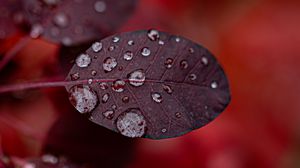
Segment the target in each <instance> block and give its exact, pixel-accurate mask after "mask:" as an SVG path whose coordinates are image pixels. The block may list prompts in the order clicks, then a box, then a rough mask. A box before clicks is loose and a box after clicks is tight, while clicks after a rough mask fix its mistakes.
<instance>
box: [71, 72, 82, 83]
mask: <svg viewBox="0 0 300 168" xmlns="http://www.w3.org/2000/svg"><path fill="white" fill-rule="evenodd" d="M70 76H71V80H72V81H75V80H78V79H79V78H80V76H79V73H78V72H77V73H73V74H71V75H70Z"/></svg>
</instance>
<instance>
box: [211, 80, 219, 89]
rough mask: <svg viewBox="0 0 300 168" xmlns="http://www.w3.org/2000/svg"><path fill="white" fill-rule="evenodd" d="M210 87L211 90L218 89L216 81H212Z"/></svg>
mask: <svg viewBox="0 0 300 168" xmlns="http://www.w3.org/2000/svg"><path fill="white" fill-rule="evenodd" d="M210 87H211V88H213V89H216V88H217V87H218V83H217V82H216V81H213V82H212V83H211V84H210Z"/></svg>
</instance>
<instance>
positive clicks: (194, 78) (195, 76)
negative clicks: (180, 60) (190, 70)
mask: <svg viewBox="0 0 300 168" xmlns="http://www.w3.org/2000/svg"><path fill="white" fill-rule="evenodd" d="M189 78H190V79H191V80H196V79H197V75H196V74H190V75H189Z"/></svg>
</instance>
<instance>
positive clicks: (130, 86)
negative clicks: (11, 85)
mask: <svg viewBox="0 0 300 168" xmlns="http://www.w3.org/2000/svg"><path fill="white" fill-rule="evenodd" d="M66 80H67V81H71V80H73V81H76V82H78V83H80V80H82V83H84V81H86V80H88V84H87V83H85V84H78V85H74V86H68V87H66V89H67V91H68V92H69V99H70V101H71V103H72V104H73V106H74V107H75V108H76V109H77V110H78V111H79V112H81V113H87V114H88V115H89V118H90V120H91V121H93V122H95V123H97V124H99V125H102V126H104V127H106V128H108V129H110V130H113V131H116V132H119V133H121V134H123V135H125V136H129V137H146V138H152V139H161V138H171V137H176V136H180V135H183V134H185V133H187V132H190V131H192V130H194V129H197V128H200V127H202V126H204V125H206V124H208V123H209V122H210V121H212V120H213V119H214V118H216V117H217V116H218V115H219V114H220V113H221V112H222V111H223V110H224V109H225V108H226V107H227V105H228V104H229V102H230V91H229V85H228V81H227V78H226V76H225V74H224V71H223V69H222V68H221V66H220V65H219V64H218V62H217V60H216V59H215V57H214V56H213V55H212V54H211V53H210V52H209V51H208V50H207V49H205V48H204V47H202V46H200V45H198V44H196V43H193V42H191V41H190V40H188V39H186V38H183V37H179V36H174V35H170V34H168V33H164V32H158V31H156V30H149V31H135V32H128V33H122V34H116V35H114V36H110V37H107V38H105V39H103V40H101V41H100V42H95V43H94V44H93V45H92V46H91V47H90V48H89V49H88V50H87V51H86V53H83V54H81V55H79V56H78V57H77V59H76V61H75V65H74V66H73V67H72V69H71V71H70V73H69V75H68V76H67V78H66Z"/></svg>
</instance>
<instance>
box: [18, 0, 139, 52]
mask: <svg viewBox="0 0 300 168" xmlns="http://www.w3.org/2000/svg"><path fill="white" fill-rule="evenodd" d="M135 2H136V0H122V1H119V0H102V1H99V0H89V1H83V0H54V1H47V0H44V1H40V0H26V1H24V2H23V3H24V10H25V15H26V18H27V19H28V21H29V23H30V25H31V26H32V31H31V36H33V37H38V36H39V35H42V37H44V38H45V39H47V40H50V41H53V42H56V43H62V44H64V45H66V46H71V45H76V44H80V43H83V42H86V41H91V40H94V39H96V38H102V37H104V36H105V35H107V34H110V33H111V32H113V31H115V30H116V29H117V28H119V27H120V26H121V25H122V24H123V23H124V22H125V21H126V20H127V18H128V17H129V16H130V14H131V13H132V12H133V11H134V7H135V4H136V3H135Z"/></svg>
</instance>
